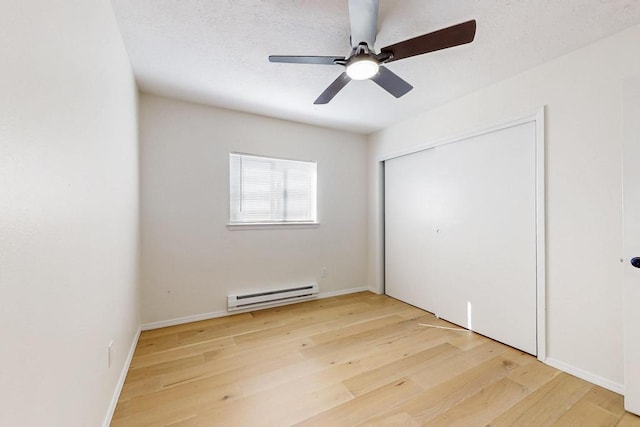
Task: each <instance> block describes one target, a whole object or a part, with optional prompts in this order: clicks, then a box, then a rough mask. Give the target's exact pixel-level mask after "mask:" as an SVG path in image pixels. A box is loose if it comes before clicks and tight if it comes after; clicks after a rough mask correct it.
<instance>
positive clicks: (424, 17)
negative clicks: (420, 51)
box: [112, 0, 640, 133]
mask: <svg viewBox="0 0 640 427" xmlns="http://www.w3.org/2000/svg"><path fill="white" fill-rule="evenodd" d="M112 4H113V7H114V10H115V13H116V16H117V19H118V23H119V25H120V28H121V31H122V36H123V38H124V42H125V46H126V48H127V51H128V52H129V56H130V58H131V63H132V66H133V71H134V74H135V76H136V80H137V82H138V85H139V87H140V89H141V90H142V91H144V92H150V93H156V94H160V95H166V96H170V97H175V98H179V99H184V100H189V101H194V102H200V103H204V104H209V105H214V106H219V107H224V108H230V109H235V110H242V111H248V112H252V113H257V114H262V115H267V116H272V117H279V118H283V119H288V120H294V121H300V122H305V123H311V124H316V125H320V126H327V127H334V128H340V129H346V130H351V131H356V132H362V133H369V132H373V131H376V130H379V129H382V128H384V127H387V126H389V125H391V124H394V123H397V122H399V121H402V120H403V119H404V118H406V117H409V116H412V115H415V114H417V113H419V112H421V111H424V110H427V109H430V108H433V107H435V106H438V105H440V104H442V103H445V102H447V101H449V100H452V99H455V98H457V97H459V96H461V95H463V94H465V93H469V92H471V91H473V90H476V89H479V88H481V87H484V86H487V85H489V84H491V83H494V82H497V81H500V80H502V79H505V78H507V77H509V76H512V75H514V74H517V73H519V72H522V71H524V70H526V69H528V68H531V67H533V66H535V65H538V64H541V63H544V62H546V61H548V60H550V59H553V58H556V57H558V56H561V55H563V54H565V53H568V52H570V51H572V50H575V49H577V48H579V47H581V46H584V45H586V44H589V43H591V42H593V41H595V40H598V39H600V38H603V37H605V36H607V35H610V34H613V33H615V32H618V31H621V30H623V29H625V28H627V27H630V26H632V25H636V24H639V23H640V1H638V0H467V1H452V0H380V12H379V16H378V36H377V41H376V48H378V49H379V48H380V47H383V46H387V45H389V44H392V43H396V42H398V41H401V40H405V39H407V38H411V37H415V36H417V35H420V34H424V33H427V32H431V31H435V30H438V29H440V28H443V27H447V26H450V25H453V24H457V23H460V22H463V21H467V20H469V19H476V20H477V24H478V27H477V33H476V39H475V41H474V42H473V43H471V44H467V45H463V46H458V47H455V48H451V49H448V50H444V51H439V52H434V53H430V54H426V55H422V56H418V57H414V58H408V59H405V60H402V61H398V62H394V63H392V64H389V65H388V68H389V69H391V70H392V71H394V72H395V73H396V74H398V75H400V76H401V77H402V78H404V79H405V80H407V81H408V82H409V83H411V84H412V85H413V86H414V87H415V89H414V90H412V91H411V92H409V93H408V94H407V95H405V96H404V97H402V98H399V99H395V98H393V97H392V96H391V95H389V94H388V93H386V92H385V91H383V90H382V89H381V88H379V87H378V86H377V85H376V84H375V83H373V82H371V81H353V82H351V83H350V84H349V85H347V87H346V88H345V89H343V90H342V91H341V92H340V93H339V94H338V95H337V96H336V97H335V98H334V99H333V101H331V102H330V103H329V104H327V105H313V101H314V100H315V99H316V98H317V97H318V95H319V94H320V93H321V92H322V91H323V90H324V89H325V88H326V87H327V86H328V85H329V84H330V83H331V82H332V81H333V80H334V79H335V78H336V77H337V76H338V75H339V74H340V73H341V72H342V71H343V68H342V67H341V66H327V65H307V64H304V65H302V64H273V63H270V62H268V60H267V57H268V55H336V56H342V55H344V56H346V55H348V54H349V51H350V45H349V16H348V5H347V0H322V1H320V0H271V1H267V0H112Z"/></svg>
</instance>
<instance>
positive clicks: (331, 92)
mask: <svg viewBox="0 0 640 427" xmlns="http://www.w3.org/2000/svg"><path fill="white" fill-rule="evenodd" d="M350 81H351V77H349V76H347V73H342V74H340V75H339V76H338V78H337V79H335V80H334V81H333V83H331V84H330V85H329V87H328V88H326V89H325V90H324V92H322V93H321V94H320V96H319V97H318V99H316V100H315V101H314V102H313V103H314V104H326V103H328V102H329V101H331V100H332V99H333V97H334V96H336V95H337V94H338V92H340V90H342V88H343V87H345V86H346V85H347V83H349V82H350Z"/></svg>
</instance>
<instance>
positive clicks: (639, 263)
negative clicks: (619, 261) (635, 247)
mask: <svg viewBox="0 0 640 427" xmlns="http://www.w3.org/2000/svg"><path fill="white" fill-rule="evenodd" d="M631 265H633V266H634V267H635V268H640V256H637V257H635V258H631Z"/></svg>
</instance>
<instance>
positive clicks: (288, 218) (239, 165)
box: [229, 153, 317, 224]
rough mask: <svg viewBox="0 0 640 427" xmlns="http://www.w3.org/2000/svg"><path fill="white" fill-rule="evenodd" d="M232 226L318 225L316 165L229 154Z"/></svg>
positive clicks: (230, 221)
mask: <svg viewBox="0 0 640 427" xmlns="http://www.w3.org/2000/svg"><path fill="white" fill-rule="evenodd" d="M229 172H230V176H229V182H230V191H229V195H230V197H229V202H230V203H229V205H230V212H229V223H231V224H255V223H290V222H311V223H313V222H316V220H317V217H316V162H307V161H298V160H285V159H276V158H271V157H261V156H254V155H249V154H238V153H230V154H229Z"/></svg>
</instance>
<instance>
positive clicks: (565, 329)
mask: <svg viewBox="0 0 640 427" xmlns="http://www.w3.org/2000/svg"><path fill="white" fill-rule="evenodd" d="M639 42H640V27H634V28H631V29H629V30H627V31H624V32H622V33H619V34H617V35H614V36H612V37H610V38H607V39H604V40H602V41H600V42H597V43H595V44H592V45H590V46H587V47H585V48H582V49H580V50H578V51H575V52H573V53H571V54H569V55H566V56H564V57H561V58H558V59H556V60H554V61H552V62H549V63H547V64H545V65H542V66H540V67H537V68H534V69H532V70H530V71H528V72H525V73H523V74H520V75H518V76H516V77H514V78H512V79H509V80H506V81H503V82H501V83H499V84H496V85H493V86H491V87H488V88H486V89H483V90H480V91H478V92H475V93H472V94H470V95H468V96H465V97H463V98H460V99H458V100H456V101H454V102H451V103H449V104H446V105H443V106H441V107H439V108H437V109H435V110H432V111H429V112H425V113H423V114H421V115H419V116H417V117H414V118H412V119H410V120H407V121H405V122H403V123H401V124H398V125H396V126H393V127H390V128H388V129H385V130H383V131H381V132H378V133H376V134H374V135H372V136H371V137H370V142H371V146H370V152H369V164H370V171H371V172H370V183H371V185H370V191H371V192H370V195H371V202H370V207H371V213H370V215H371V216H370V243H371V244H370V254H369V255H370V258H369V259H370V264H369V266H370V267H369V279H370V283H371V284H372V286H375V287H376V288H377V289H378V290H381V289H382V288H381V285H382V278H381V275H380V264H379V262H378V260H379V259H380V251H381V250H382V249H381V228H380V224H381V215H380V208H379V206H380V196H379V195H380V182H381V179H380V175H379V169H378V167H377V164H376V163H377V162H376V159H377V158H378V157H379V156H382V155H384V154H385V153H390V152H392V151H395V150H398V149H401V148H407V147H412V146H416V145H420V144H424V143H427V142H429V141H434V140H437V139H439V138H443V137H446V136H451V135H455V134H457V133H461V132H464V131H468V130H472V129H476V128H480V127H483V126H485V125H487V124H493V123H496V122H499V121H504V120H507V119H510V118H514V117H515V116H518V115H521V114H526V113H532V112H535V110H536V109H537V108H539V107H541V106H543V105H546V126H547V127H546V135H545V136H546V150H547V152H546V153H547V159H546V162H547V163H546V166H547V169H546V170H547V176H546V185H547V196H546V197H547V257H548V260H547V298H548V301H547V311H548V313H547V329H548V331H547V350H548V351H547V355H548V357H549V358H550V360H549V362H550V363H554V364H555V365H556V366H561V367H563V368H565V369H571V370H573V372H575V373H578V374H581V375H582V376H583V377H588V378H590V379H592V380H595V381H597V382H599V383H600V384H603V385H606V386H609V387H610V388H613V389H617V390H621V388H622V383H623V372H622V293H621V281H622V264H621V262H620V258H621V245H622V240H621V211H622V209H621V206H622V201H621V195H622V192H621V155H622V152H621V150H622V141H621V120H622V119H621V117H622V116H621V82H622V80H623V79H624V78H626V77H627V76H630V75H634V74H637V73H640V55H637V54H636V52H637V49H638V43H639Z"/></svg>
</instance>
